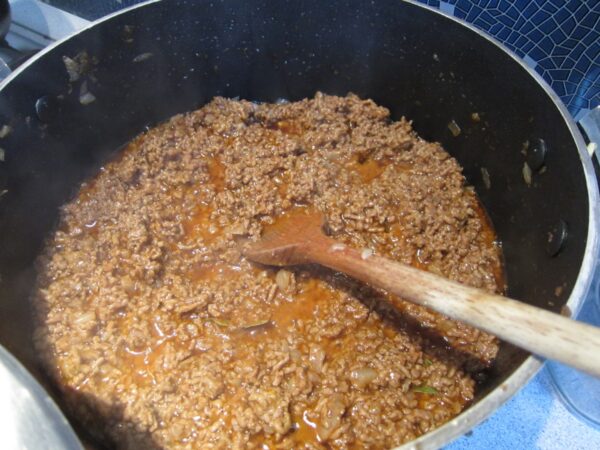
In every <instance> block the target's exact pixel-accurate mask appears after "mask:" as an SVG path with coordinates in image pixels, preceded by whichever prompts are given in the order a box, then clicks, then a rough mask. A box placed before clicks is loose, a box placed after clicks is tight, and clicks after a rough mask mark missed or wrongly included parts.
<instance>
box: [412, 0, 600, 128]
mask: <svg viewBox="0 0 600 450" xmlns="http://www.w3.org/2000/svg"><path fill="white" fill-rule="evenodd" d="M419 1H420V2H421V3H425V4H427V5H430V6H433V7H436V8H439V9H440V10H441V11H444V12H446V13H448V14H451V15H453V16H455V17H458V18H460V19H463V20H466V21H467V22H470V23H472V24H473V25H475V26H476V27H477V28H480V29H481V30H484V31H486V32H487V33H489V34H491V35H492V36H494V37H495V38H496V39H498V40H499V41H500V42H502V43H504V45H506V46H507V47H508V48H510V49H511V50H512V51H514V52H515V53H516V54H517V55H518V56H520V57H521V58H523V59H524V60H525V62H526V63H527V64H528V65H529V66H531V67H532V68H534V69H535V70H536V71H537V72H538V73H539V74H540V75H541V76H542V77H543V78H544V79H545V80H546V81H547V82H548V83H549V84H550V86H552V88H553V89H554V90H555V91H556V93H557V94H558V95H559V96H560V97H561V98H562V100H563V102H564V103H565V105H567V107H568V108H569V111H571V114H573V115H574V116H575V117H576V118H578V117H580V116H581V115H582V114H583V113H585V112H586V111H587V110H588V109H590V108H593V107H595V106H597V105H600V0H566V1H565V0H513V1H508V0H448V1H445V2H444V1H440V0H419Z"/></svg>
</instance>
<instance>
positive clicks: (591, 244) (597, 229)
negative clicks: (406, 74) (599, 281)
mask: <svg viewBox="0 0 600 450" xmlns="http://www.w3.org/2000/svg"><path fill="white" fill-rule="evenodd" d="M402 1H403V2H405V3H409V4H411V5H413V6H417V7H419V8H423V9H426V10H429V11H431V12H432V13H435V14H439V15H441V16H443V17H445V18H447V19H449V20H453V21H455V22H457V23H459V24H461V25H463V26H464V27H467V28H468V29H470V30H471V31H473V32H474V33H477V34H478V35H479V36H481V37H482V38H483V39H486V40H488V41H489V42H490V43H492V44H494V45H495V46H496V47H498V48H499V49H500V50H502V51H504V52H505V53H506V54H507V55H509V56H510V57H511V58H512V59H513V60H514V61H515V62H516V63H517V64H519V65H520V66H521V67H522V68H523V69H525V70H526V71H527V72H528V73H529V75H530V76H531V77H532V78H533V79H534V80H535V81H536V82H537V83H538V84H539V85H540V87H541V88H542V89H543V90H544V92H545V93H546V95H548V96H549V97H550V99H551V100H552V102H553V103H554V105H555V106H556V108H557V109H558V111H559V112H560V114H561V116H562V117H563V120H564V121H565V123H566V125H567V127H568V128H569V131H570V132H571V136H572V137H573V140H574V142H575V145H576V146H577V151H578V153H579V158H580V160H581V164H582V166H583V172H584V176H585V182H586V187H587V192H588V235H587V242H586V247H585V253H584V257H583V261H582V263H581V269H580V271H579V274H578V276H577V280H576V282H575V286H574V287H573V291H572V292H571V295H570V296H569V299H568V301H567V303H566V306H568V307H569V309H570V311H571V314H572V317H574V316H575V315H576V314H577V313H578V312H579V310H580V309H581V306H582V304H583V302H584V300H585V298H586V295H587V293H588V291H589V288H590V285H591V282H592V279H593V276H594V272H595V270H596V268H597V266H598V259H599V256H600V196H599V192H598V180H597V179H596V175H595V172H594V167H593V163H592V159H591V157H590V155H589V153H588V151H587V147H586V144H585V140H584V138H583V136H582V134H581V132H580V131H579V129H578V128H577V125H576V124H575V121H574V120H573V118H572V117H571V115H570V113H569V111H568V110H567V108H566V106H565V105H564V103H563V102H562V101H561V99H560V98H559V97H558V95H557V94H556V93H555V92H554V90H552V88H551V87H550V86H549V85H548V83H546V81H545V80H544V79H543V78H542V77H541V75H539V74H538V73H537V72H535V70H533V69H532V68H531V67H529V66H528V65H527V64H526V63H525V62H524V61H523V60H522V59H521V58H519V57H518V56H517V55H516V54H514V53H513V52H512V51H511V50H510V49H508V48H506V47H505V46H504V45H502V44H501V43H500V42H499V41H498V40H496V39H495V38H494V37H492V36H490V35H488V34H487V33H485V32H483V31H481V30H480V29H478V28H476V27H475V26H474V25H471V24H470V23H468V22H465V21H464V20H461V19H458V18H456V17H454V16H452V15H450V14H447V13H445V12H442V11H440V10H438V9H435V8H433V7H430V6H427V5H424V4H422V3H418V2H417V1H416V0H402ZM544 362H545V361H544V360H543V359H542V358H538V357H537V356H535V355H531V356H529V357H528V358H527V359H526V360H525V361H524V362H523V364H521V366H520V367H519V368H518V369H517V370H516V371H515V372H513V374H512V375H510V376H509V377H508V378H507V379H506V380H505V381H504V382H503V383H502V384H501V385H500V386H498V387H497V388H496V389H494V390H493V391H492V392H490V393H489V394H488V395H487V396H486V397H484V398H483V399H481V400H480V401H479V402H478V403H477V404H475V405H474V406H472V407H470V408H468V409H467V410H466V411H465V412H463V413H462V414H460V415H459V416H457V417H456V418H455V419H453V420H451V421H449V422H448V423H446V424H445V425H443V426H441V427H439V428H436V429H435V430H434V431H432V432H430V433H427V434H425V435H423V436H421V437H419V438H417V439H415V440H413V441H411V442H408V443H406V444H404V445H401V446H399V447H397V448H396V449H395V450H434V449H438V448H440V447H442V446H444V445H447V444H449V443H451V442H452V441H453V440H455V439H456V438H458V437H460V436H462V435H463V434H464V433H466V432H468V431H469V430H471V429H472V428H474V427H475V426H476V425H478V424H479V423H480V422H482V421H483V420H484V419H486V418H488V417H489V416H490V415H491V414H492V413H493V412H494V411H495V410H497V409H498V408H499V407H500V406H501V405H503V404H504V403H505V402H506V401H508V400H509V399H510V398H511V397H513V396H514V395H515V394H516V393H517V392H518V391H519V390H520V389H521V388H523V387H524V386H525V385H526V384H527V383H528V382H529V381H530V380H531V379H532V378H533V377H534V376H535V375H536V374H537V373H538V372H539V370H540V369H541V368H542V366H543V365H544Z"/></svg>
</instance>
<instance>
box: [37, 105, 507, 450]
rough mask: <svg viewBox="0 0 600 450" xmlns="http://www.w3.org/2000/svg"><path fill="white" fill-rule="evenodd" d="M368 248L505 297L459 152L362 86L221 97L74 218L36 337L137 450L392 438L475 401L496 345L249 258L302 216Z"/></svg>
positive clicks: (122, 164) (94, 409)
mask: <svg viewBox="0 0 600 450" xmlns="http://www.w3.org/2000/svg"><path fill="white" fill-rule="evenodd" d="M303 206H304V207H311V208H315V209H317V210H319V211H321V212H322V213H323V214H324V216H325V217H326V220H327V227H328V232H329V233H330V234H331V235H332V236H333V237H335V238H336V239H338V240H339V241H341V242H343V243H345V244H346V245H351V246H354V247H356V248H364V249H371V250H372V251H374V252H375V253H376V254H380V255H385V256H388V257H391V258H393V259H395V260H398V261H401V262H404V263H407V264H412V265H414V266H416V267H419V268H421V269H423V270H429V271H432V272H435V273H438V274H442V275H444V276H446V277H448V278H450V279H453V280H457V281H460V282H462V283H465V284H469V285H472V286H477V287H480V288H483V289H486V290H488V291H490V292H494V291H496V292H499V291H501V290H502V288H503V285H502V277H501V265H500V254H499V250H498V247H497V246H496V245H495V243H494V235H493V232H492V231H491V228H490V226H489V223H488V222H487V220H486V216H485V214H484V213H483V212H482V209H481V207H480V206H479V203H478V201H477V198H476V196H475V194H474V192H473V191H472V189H471V188H469V187H467V186H466V185H465V179H464V177H463V175H462V174H461V168H460V166H459V165H458V163H457V162H456V161H455V160H454V159H453V158H451V157H450V156H449V155H448V154H447V153H446V152H445V151H444V150H443V149H442V147H441V146H440V145H439V144H436V143H429V142H426V141H423V140H422V139H420V138H419V137H418V136H417V135H416V134H415V133H414V132H413V131H412V128H411V125H410V123H409V122H408V121H406V120H404V119H401V120H400V121H396V122H392V121H391V120H390V117H389V111H388V110H387V109H385V108H382V107H380V106H377V105H376V104H375V103H373V102H372V101H370V100H361V99H359V98H358V97H356V96H354V95H348V96H347V97H344V98H342V97H334V96H327V95H323V94H317V95H316V96H315V97H314V98H313V99H310V100H303V101H300V102H296V103H283V104H255V103H250V102H246V101H239V100H228V99H224V98H215V99H214V100H213V101H212V102H211V103H210V104H208V105H206V106H205V107H203V108H201V109H200V110H198V111H195V112H192V113H188V114H184V115H179V116H176V117H174V118H172V119H171V120H169V121H168V122H166V123H164V124H163V125H160V126H159V127H157V128H155V129H153V130H150V131H148V132H146V133H144V134H143V135H141V136H139V137H138V138H137V139H136V140H135V141H134V142H133V143H131V145H129V147H128V148H127V149H126V150H125V151H123V152H122V153H121V154H120V155H119V157H118V158H117V159H116V160H114V161H112V162H110V163H109V164H107V165H106V166H104V167H103V168H102V169H101V170H100V172H99V174H98V175H97V177H96V178H95V179H93V180H91V181H89V182H88V183H85V184H84V185H83V186H82V188H81V190H80V192H79V193H78V195H77V197H76V198H75V199H74V200H73V201H71V202H70V203H68V204H66V205H65V206H64V207H63V208H62V211H61V218H60V224H59V226H58V227H57V230H56V231H55V233H54V234H53V235H52V236H51V237H50V238H49V240H48V242H47V245H46V248H45V251H44V252H43V255H42V256H41V257H40V260H39V277H38V281H37V286H36V289H35V295H34V298H33V301H34V305H35V308H36V311H37V324H38V325H37V329H36V332H35V342H36V345H37V348H38V350H39V352H40V355H41V357H42V359H43V362H44V364H45V367H46V368H47V370H48V371H49V373H50V374H51V375H52V377H53V379H54V380H55V382H56V384H57V385H58V386H59V387H60V389H61V390H62V391H63V392H64V394H65V398H66V399H67V402H68V403H69V405H70V407H71V409H72V411H73V412H74V413H75V414H74V417H77V418H78V419H79V420H81V421H82V422H83V423H84V424H85V425H87V426H88V427H89V428H90V430H91V431H92V432H93V433H95V434H96V435H98V436H101V437H103V438H108V439H111V440H112V441H113V442H114V443H115V444H116V446H117V447H119V448H124V449H134V448H146V449H150V448H169V449H171V448H172V449H191V448H197V449H211V448H214V449H220V448H240V449H242V448H262V449H264V448H272V449H275V448H277V449H291V448H306V449H318V448H330V449H345V448H387V447H392V446H395V445H398V444H401V443H403V442H406V441H409V440H411V439H414V438H416V437H417V436H419V435H421V434H423V433H426V432H428V431H430V430H432V429H433V428H435V427H437V426H439V425H441V424H443V423H444V422H446V421H448V420H449V419H451V418H452V417H454V416H456V415H457V414H459V413H460V411H461V410H462V409H463V408H464V407H465V406H466V405H468V403H469V402H470V401H471V400H472V398H473V395H474V389H475V383H474V381H473V379H472V378H471V375H470V374H469V370H474V369H477V368H481V367H484V366H486V365H488V364H490V362H491V361H492V360H493V359H494V357H495V355H496V352H497V349H498V347H497V341H496V339H495V338H494V337H492V336H489V335H487V334H484V333H482V332H480V331H478V330H475V329H473V328H470V327H468V326H465V325H463V324H461V323H457V322H455V321H453V320H450V319H448V318H445V317H443V316H441V315H439V314H437V313H434V312H431V311H429V310H427V309H425V308H423V307H420V306H416V305H413V304H410V303H408V302H404V301H400V302H398V301H395V304H397V305H399V308H398V309H392V308H391V307H390V302H389V301H388V300H389V298H388V297H386V294H385V293H382V292H378V291H375V290H373V289H371V288H369V287H367V286H365V285H362V284H361V283H358V282H356V281H354V280H351V279H349V278H348V277H345V276H342V275H340V274H336V273H333V272H331V271H328V270H324V269H319V268H317V267H311V266H309V267H296V268H289V269H286V270H279V269H272V268H267V267H260V266H256V265H253V264H251V263H249V262H248V261H246V260H245V259H243V258H242V257H241V255H240V251H239V248H238V244H237V242H236V241H237V239H239V238H240V237H242V238H245V239H251V240H254V239H258V238H259V237H260V234H261V231H262V230H263V228H264V227H265V226H267V225H269V224H272V223H273V222H274V221H275V220H276V219H277V217H279V216H281V215H282V214H284V213H285V212H286V211H288V210H290V209H292V208H298V207H303Z"/></svg>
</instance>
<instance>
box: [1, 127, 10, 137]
mask: <svg viewBox="0 0 600 450" xmlns="http://www.w3.org/2000/svg"><path fill="white" fill-rule="evenodd" d="M11 131H12V128H11V127H10V125H2V128H0V139H4V138H5V137H6V136H8V135H9V134H10V132H11Z"/></svg>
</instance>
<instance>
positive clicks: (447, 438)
mask: <svg viewBox="0 0 600 450" xmlns="http://www.w3.org/2000/svg"><path fill="white" fill-rule="evenodd" d="M160 1H162V0H147V1H145V2H142V3H139V4H136V5H132V6H130V7H127V8H124V9H122V10H119V11H117V12H114V13H112V14H109V15H107V16H104V17H101V18H100V19H97V20H94V21H91V22H90V23H89V24H88V25H87V26H85V27H84V28H82V29H80V30H78V31H76V32H75V33H72V34H70V35H69V36H66V37H64V38H62V39H60V40H58V41H56V42H54V43H53V44H51V45H49V46H47V47H45V48H44V49H42V50H41V51H39V52H38V53H37V54H36V55H34V56H33V57H31V58H30V59H29V60H27V61H26V62H25V63H23V64H22V65H21V66H19V67H18V68H17V69H16V70H15V71H13V72H12V73H11V74H10V75H9V76H8V77H6V78H5V79H4V80H2V82H0V91H2V89H4V87H5V86H7V85H8V84H9V83H10V82H11V81H12V80H13V79H15V78H16V77H17V76H19V75H20V74H21V72H23V71H25V70H26V69H27V68H28V67H29V66H30V65H31V64H33V63H35V62H36V61H37V60H38V59H40V58H42V57H43V56H44V55H45V54H46V53H49V52H50V51H52V50H54V49H55V48H56V47H58V46H60V45H61V44H62V43H64V42H66V41H67V40H69V39H71V38H73V37H74V36H77V35H79V34H81V33H82V32H84V31H87V30H89V29H91V28H93V27H95V26H97V25H99V24H101V23H103V22H105V21H108V20H110V19H112V18H113V17H116V16H119V15H121V14H125V13H127V12H129V11H132V10H134V9H137V8H143V7H145V6H148V5H150V4H152V3H158V2H160ZM402 1H403V2H404V3H407V4H410V5H412V6H415V7H419V8H422V9H425V10H428V11H429V12H431V13H432V14H438V15H439V16H442V17H445V18H446V19H448V20H452V21H454V22H456V23H458V24H460V25H462V26H463V27H466V28H467V29H469V30H470V31H472V32H474V33H476V34H477V35H479V36H480V37H481V38H483V39H486V40H487V41H488V42H490V43H492V44H494V45H495V46H496V47H497V48H499V49H500V50H501V51H503V52H504V53H506V54H507V55H508V56H510V57H511V58H512V59H513V60H514V61H515V63H517V64H519V65H520V66H521V67H522V68H523V69H524V70H526V71H527V72H528V73H529V75H530V76H531V77H532V78H533V79H534V80H535V81H536V82H537V83H538V84H539V86H540V87H541V88H542V90H543V91H544V92H545V93H546V95H548V96H549V97H550V100H551V101H552V102H553V103H554V106H555V107H556V108H557V109H558V111H559V112H560V114H561V116H562V118H563V120H564V121H565V123H566V125H567V127H568V128H569V131H570V133H571V136H572V137H573V140H574V142H575V145H576V147H577V151H578V152H579V157H580V160H581V164H582V166H583V172H584V176H585V181H586V188H587V192H588V205H589V206H588V235H587V242H586V247H585V253H584V257H583V261H582V263H581V269H580V271H579V274H578V276H577V280H576V282H575V285H574V287H573V290H572V292H571V295H570V296H569V299H568V301H567V303H566V305H567V306H568V307H569V308H570V310H571V311H572V314H573V316H575V315H576V314H577V313H578V312H579V310H580V309H581V306H582V304H583V301H584V299H585V297H586V294H587V292H588V290H589V287H590V284H591V281H592V278H593V275H594V270H595V267H596V264H597V259H598V253H599V250H600V240H599V234H600V196H599V193H598V184H597V179H596V175H595V172H594V168H593V165H592V160H591V158H590V155H589V153H588V151H587V147H586V144H585V141H584V139H583V136H582V135H581V133H580V132H579V130H578V128H577V125H576V124H575V121H574V120H573V118H572V117H571V115H570V113H569V112H568V110H567V108H566V106H565V105H564V104H563V103H562V101H561V100H560V98H559V97H558V95H557V94H556V93H555V92H554V91H553V90H552V88H551V87H550V86H549V85H548V84H547V83H546V81H545V80H544V79H543V78H542V77H541V76H540V75H539V74H538V73H537V72H535V70H533V69H532V68H531V67H529V66H528V65H527V64H526V63H525V62H524V61H523V60H522V59H521V58H519V57H518V56H517V55H516V54H514V53H513V52H512V51H511V50H510V49H508V48H507V47H505V46H504V45H503V44H501V43H500V42H499V41H498V40H496V39H495V38H494V37H492V36H490V35H488V34H487V33H485V32H483V31H482V30H479V29H478V28H476V27H475V26H474V25H471V24H470V23H468V22H466V21H464V20H461V19H459V18H457V17H454V16H453V15H451V14H448V13H446V12H443V11H440V10H438V9H435V8H433V7H431V6H428V5H424V4H422V3H418V2H417V1H416V0H402ZM3 349H4V347H2V346H1V345H0V350H3ZM6 353H7V354H8V355H9V356H10V354H9V353H8V352H6ZM6 363H8V361H7V360H5V358H4V355H3V354H2V352H0V365H6ZM543 364H544V360H543V359H541V358H539V357H537V356H535V355H531V356H529V357H527V359H526V360H525V361H524V362H523V363H522V364H521V365H520V366H519V367H518V368H517V369H516V370H515V371H514V372H513V373H512V374H511V375H510V376H509V377H508V378H507V379H506V380H505V381H504V382H503V383H502V384H501V385H499V386H498V387H496V388H495V389H494V390H493V391H491V392H490V393H489V394H488V395H486V396H485V397H484V398H482V399H481V400H480V401H478V402H477V403H476V404H475V405H473V406H471V407H469V408H468V409H467V410H465V411H464V412H463V413H461V414H460V415H458V416H457V417H456V418H454V419H453V420H451V421H449V422H448V423H446V424H445V425H442V426H441V427H438V428H436V429H435V430H434V431H432V432H430V433H427V434H425V435H423V436H421V437H419V438H417V439H415V440H413V441H411V442H408V443H406V444H404V445H402V446H399V447H396V448H395V450H413V449H414V450H426V449H437V448H440V447H442V446H444V445H447V444H449V443H450V442H452V441H453V440H454V439H456V438H458V437H459V436H461V435H462V434H464V433H466V432H467V431H469V430H471V429H472V428H473V427H475V426H476V425H478V424H479V423H480V422H482V421H483V420H484V419H486V418H487V417H489V416H490V415H491V414H492V413H493V412H494V411H495V410H496V409H498V408H499V407H500V406H501V405H503V404H504V403H505V402H506V401H507V400H508V399H509V398H511V397H512V396H513V395H515V394H516V393H517V392H518V391H519V390H520V389H521V388H522V387H523V386H525V385H526V384H527V382H528V381H529V380H531V379H532V378H533V376H534V375H535V374H536V373H537V372H538V371H539V370H540V369H541V367H542V366H543ZM25 373H28V372H27V371H25ZM31 381H32V382H33V383H32V384H31V386H32V387H34V388H35V387H36V386H37V387H40V388H41V386H40V385H39V383H38V382H37V381H35V380H34V379H33V378H32V380H31ZM40 397H41V398H40V400H42V401H49V402H52V400H51V398H50V397H49V395H48V394H47V393H46V392H45V391H44V390H43V388H41V392H40ZM51 416H52V417H51V419H53V420H55V419H56V418H59V419H60V418H62V419H64V416H63V414H62V412H61V411H60V410H58V408H56V410H55V411H51ZM64 423H65V424H66V426H67V427H68V428H70V429H71V431H72V427H71V426H70V425H69V424H68V422H67V421H66V420H64ZM75 448H80V447H75Z"/></svg>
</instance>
